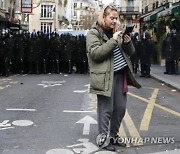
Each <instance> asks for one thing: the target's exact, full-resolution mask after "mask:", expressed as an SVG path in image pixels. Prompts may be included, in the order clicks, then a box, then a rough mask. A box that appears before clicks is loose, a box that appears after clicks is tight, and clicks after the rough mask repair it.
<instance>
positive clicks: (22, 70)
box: [20, 58, 24, 74]
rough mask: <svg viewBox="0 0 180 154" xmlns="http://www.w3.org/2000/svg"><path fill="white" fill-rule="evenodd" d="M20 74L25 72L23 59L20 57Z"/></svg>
mask: <svg viewBox="0 0 180 154" xmlns="http://www.w3.org/2000/svg"><path fill="white" fill-rule="evenodd" d="M20 74H24V63H23V59H22V58H21V59H20Z"/></svg>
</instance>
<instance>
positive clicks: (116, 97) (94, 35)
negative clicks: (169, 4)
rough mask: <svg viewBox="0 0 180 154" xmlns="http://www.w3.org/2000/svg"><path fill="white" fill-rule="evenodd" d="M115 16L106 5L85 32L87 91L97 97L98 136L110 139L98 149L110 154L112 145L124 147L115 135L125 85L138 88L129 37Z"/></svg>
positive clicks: (115, 10) (120, 118) (116, 12)
mask: <svg viewBox="0 0 180 154" xmlns="http://www.w3.org/2000/svg"><path fill="white" fill-rule="evenodd" d="M118 16H119V14H118V10H117V8H116V7H115V6H113V5H108V6H106V7H105V8H104V9H103V10H102V12H101V14H100V15H99V17H98V21H97V22H95V23H94V25H93V26H92V28H91V30H90V31H89V32H88V34H87V44H86V47H87V55H88V62H89V68H90V92H91V93H94V94H96V95H97V115H98V127H99V135H102V136H103V135H106V138H107V139H109V142H108V144H107V145H106V146H103V143H105V142H103V143H101V144H99V146H100V147H102V148H103V149H106V150H110V151H115V145H116V146H123V147H125V146H126V144H125V143H123V142H122V140H121V138H120V137H119V136H118V135H117V133H118V132H119V127H120V124H121V121H122V119H123V117H124V115H125V111H126V101H127V94H126V92H127V90H128V89H127V85H128V84H129V85H132V86H134V87H136V88H140V87H141V86H140V85H139V84H138V82H137V81H136V80H135V78H134V77H133V74H132V73H131V72H132V65H131V62H130V59H129V56H131V55H132V54H133V52H134V47H133V44H132V42H131V37H130V36H129V35H127V34H125V35H123V36H122V33H121V31H118V26H119V25H118V23H119V22H118ZM99 135H98V136H99ZM100 140H101V141H102V138H101V139H100ZM101 141H100V142H101Z"/></svg>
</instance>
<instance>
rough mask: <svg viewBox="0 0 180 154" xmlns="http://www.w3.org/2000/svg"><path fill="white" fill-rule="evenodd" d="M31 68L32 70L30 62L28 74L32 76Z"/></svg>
mask: <svg viewBox="0 0 180 154" xmlns="http://www.w3.org/2000/svg"><path fill="white" fill-rule="evenodd" d="M32 68H33V64H32V62H30V63H29V71H28V74H32Z"/></svg>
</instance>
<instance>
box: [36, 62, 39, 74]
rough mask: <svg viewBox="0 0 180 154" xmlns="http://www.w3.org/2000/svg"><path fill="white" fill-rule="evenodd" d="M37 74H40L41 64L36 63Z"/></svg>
mask: <svg viewBox="0 0 180 154" xmlns="http://www.w3.org/2000/svg"><path fill="white" fill-rule="evenodd" d="M36 74H39V62H36Z"/></svg>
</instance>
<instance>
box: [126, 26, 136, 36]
mask: <svg viewBox="0 0 180 154" xmlns="http://www.w3.org/2000/svg"><path fill="white" fill-rule="evenodd" d="M133 29H134V26H128V27H126V30H125V31H124V35H125V34H127V35H130V33H131V32H132V31H133Z"/></svg>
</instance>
